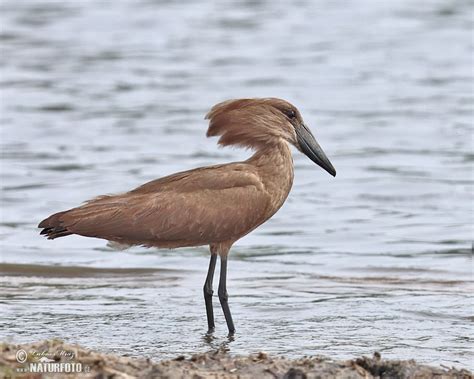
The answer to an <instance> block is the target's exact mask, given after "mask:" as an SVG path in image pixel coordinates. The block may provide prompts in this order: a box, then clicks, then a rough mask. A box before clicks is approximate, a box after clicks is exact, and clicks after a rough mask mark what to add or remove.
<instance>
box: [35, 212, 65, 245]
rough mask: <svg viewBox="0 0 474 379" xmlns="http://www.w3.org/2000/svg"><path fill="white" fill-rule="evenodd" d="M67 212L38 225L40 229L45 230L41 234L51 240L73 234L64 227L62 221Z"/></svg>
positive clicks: (53, 216) (57, 214) (56, 214)
mask: <svg viewBox="0 0 474 379" xmlns="http://www.w3.org/2000/svg"><path fill="white" fill-rule="evenodd" d="M66 212H68V211H64V212H58V213H55V214H53V215H51V216H49V217H48V218H46V219H44V220H43V221H41V222H40V223H39V225H38V228H43V230H42V231H41V232H40V234H42V235H44V236H45V237H47V238H48V239H49V240H53V239H55V238H59V237H64V236H68V235H70V234H73V233H72V232H70V231H69V230H67V229H66V228H65V227H64V225H63V222H62V220H61V218H62V216H63V215H64V214H65V213H66Z"/></svg>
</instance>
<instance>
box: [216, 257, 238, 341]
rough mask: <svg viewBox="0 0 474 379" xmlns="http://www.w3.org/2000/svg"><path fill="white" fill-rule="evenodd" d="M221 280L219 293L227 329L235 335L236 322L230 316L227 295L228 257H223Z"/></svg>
mask: <svg viewBox="0 0 474 379" xmlns="http://www.w3.org/2000/svg"><path fill="white" fill-rule="evenodd" d="M220 275H221V277H220V279H219V289H218V291H217V293H218V294H219V301H220V302H221V307H222V311H223V312H224V316H225V321H226V322H227V327H228V328H229V334H230V335H233V334H234V333H235V327H234V322H233V321H232V315H231V314H230V309H229V303H228V301H227V300H228V299H229V296H228V295H227V285H226V281H227V257H222V256H221V272H220Z"/></svg>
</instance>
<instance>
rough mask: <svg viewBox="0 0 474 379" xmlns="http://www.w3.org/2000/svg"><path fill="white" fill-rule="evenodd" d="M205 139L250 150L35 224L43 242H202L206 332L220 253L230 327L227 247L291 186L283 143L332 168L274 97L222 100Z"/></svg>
mask: <svg viewBox="0 0 474 379" xmlns="http://www.w3.org/2000/svg"><path fill="white" fill-rule="evenodd" d="M206 119H209V128H208V130H207V136H220V138H219V142H218V143H219V144H220V145H223V146H227V145H238V146H243V147H246V148H250V149H252V150H254V151H255V153H254V155H253V156H252V157H251V158H249V159H248V160H246V161H243V162H236V163H229V164H223V165H216V166H209V167H202V168H197V169H194V170H189V171H184V172H180V173H177V174H174V175H170V176H167V177H164V178H160V179H157V180H153V181H151V182H149V183H146V184H144V185H142V186H140V187H138V188H136V189H134V190H132V191H130V192H126V193H124V194H119V195H112V196H100V197H98V198H95V199H92V200H90V201H88V202H86V203H85V204H84V205H82V206H79V207H77V208H73V209H70V210H68V211H64V212H59V213H56V214H53V215H52V216H50V217H48V218H47V219H45V220H43V221H42V222H41V223H40V224H39V227H40V228H43V230H42V231H41V234H44V235H46V236H47V237H48V239H54V238H58V237H63V236H67V235H70V234H79V235H81V236H86V237H97V238H103V239H106V240H109V241H112V242H115V243H119V244H126V245H144V246H155V247H164V248H177V247H184V246H200V245H209V246H210V248H211V263H210V266H209V272H208V277H207V280H206V284H205V287H204V296H205V299H206V310H207V316H208V326H209V329H213V328H214V319H213V313H212V300H211V299H212V298H211V296H212V276H213V273H214V267H215V259H216V255H217V254H219V255H220V256H221V265H222V266H221V282H220V284H219V299H220V300H221V304H222V307H223V310H224V314H225V316H226V320H227V324H228V327H229V331H230V332H231V333H233V331H234V326H233V323H232V318H231V315H230V310H229V309H228V304H227V292H226V290H225V271H226V268H227V266H226V265H227V254H228V252H229V250H230V248H231V246H232V244H233V243H234V242H235V241H237V240H238V239H239V238H241V237H243V236H244V235H246V234H248V233H249V232H251V231H252V230H253V229H255V228H256V227H258V226H259V225H261V224H262V223H263V222H265V221H266V220H268V219H269V218H270V217H272V216H273V215H274V214H275V212H276V211H277V210H278V209H279V208H280V207H281V206H282V205H283V203H284V202H285V200H286V198H287V196H288V193H289V191H290V189H291V186H292V183H293V160H292V156H291V152H290V149H289V146H288V144H292V145H294V146H296V147H297V148H298V149H299V150H300V151H302V152H303V153H304V154H306V155H307V156H308V157H309V158H310V159H311V160H313V161H314V162H316V163H317V164H318V165H320V166H321V167H323V168H324V169H325V170H327V171H328V172H329V173H331V174H332V175H335V174H336V172H335V170H334V168H333V167H332V165H331V163H330V162H329V160H328V159H327V157H326V156H325V155H324V153H323V151H322V150H321V148H320V147H319V145H318V144H317V142H316V140H315V139H314V136H313V135H312V134H311V132H310V131H309V129H308V128H307V127H306V126H305V125H304V123H303V120H302V118H301V115H300V113H299V112H298V110H297V109H296V108H295V107H294V106H293V105H291V104H290V103H288V102H286V101H284V100H280V99H275V98H264V99H239V100H229V101H225V102H223V103H220V104H217V105H215V106H214V107H213V108H212V109H211V110H210V112H209V113H208V114H207V115H206Z"/></svg>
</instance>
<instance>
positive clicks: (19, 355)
mask: <svg viewBox="0 0 474 379" xmlns="http://www.w3.org/2000/svg"><path fill="white" fill-rule="evenodd" d="M27 359H28V353H27V352H26V351H25V350H23V349H20V350H18V351H17V352H16V361H17V362H18V363H25V362H26V360H27Z"/></svg>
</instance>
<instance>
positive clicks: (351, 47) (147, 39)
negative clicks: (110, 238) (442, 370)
mask: <svg viewBox="0 0 474 379" xmlns="http://www.w3.org/2000/svg"><path fill="white" fill-rule="evenodd" d="M0 11H1V18H2V20H1V21H2V22H1V24H2V26H1V30H0V42H1V46H2V51H1V56H2V59H1V61H0V64H1V72H0V74H1V75H0V85H1V102H0V106H1V108H0V111H1V112H0V116H1V120H0V122H1V125H2V131H1V151H2V153H1V154H2V156H1V158H2V159H1V167H0V169H1V187H2V191H1V195H2V203H1V220H0V243H1V262H2V263H3V264H2V266H1V277H0V286H1V297H0V301H1V308H2V311H1V313H0V322H1V324H2V326H3V327H2V328H1V329H0V337H1V339H12V340H14V341H18V342H23V341H33V340H38V339H43V338H50V337H60V338H63V339H66V340H68V341H70V342H75V343H81V344H83V345H85V346H88V347H91V348H97V349H100V350H104V351H115V352H119V353H122V354H127V355H133V356H140V355H145V356H149V357H152V358H155V359H160V358H169V357H173V356H175V355H178V354H183V353H184V354H190V353H193V352H196V351H206V350H209V349H211V348H216V347H219V346H224V347H227V348H228V349H229V350H230V351H231V352H232V353H236V354H240V353H242V354H243V353H249V352H255V351H259V350H264V351H267V352H270V353H276V354H282V355H286V356H292V357H296V356H302V355H307V354H323V355H332V356H334V357H336V358H349V357H353V356H354V355H358V354H368V355H370V354H372V352H373V351H375V350H378V351H380V352H381V353H382V354H383V355H384V356H386V357H390V358H416V359H417V360H419V361H421V362H428V363H435V364H438V363H442V364H446V365H456V366H463V367H471V368H473V364H472V362H473V357H474V353H473V350H472V346H473V344H472V343H473V342H472V335H473V333H472V330H473V329H472V327H473V321H474V312H473V300H472V289H473V277H472V267H473V266H472V221H473V220H472V215H473V213H472V211H473V209H472V195H473V171H472V162H473V156H474V155H473V149H472V147H473V146H472V120H473V109H472V104H473V87H472V63H473V62H472V47H473V46H472V45H473V41H472V34H471V28H472V17H470V16H472V8H471V5H470V3H469V1H438V0H436V1H417V2H413V1H409V0H404V1H397V2H376V1H369V0H366V1H357V2H355V1H354V2H347V1H304V0H301V1H298V2H296V3H295V2H267V1H229V2H216V3H213V2H205V1H196V2H187V3H186V4H185V5H184V4H182V3H181V2H161V1H135V2H126V1H114V2H112V1H93V0H83V1H80V2H66V3H65V2H59V1H21V2H18V1H13V0H4V1H3V2H2V3H1V10H0ZM254 96H256V97H261V96H275V97H282V98H285V99H288V100H290V101H291V102H293V103H294V104H296V105H297V106H298V107H299V108H300V110H301V112H302V114H303V116H304V118H305V121H306V123H307V124H308V125H309V126H310V127H311V128H312V130H313V131H314V132H315V134H316V136H317V138H318V139H319V141H320V143H321V145H322V146H323V148H324V149H325V151H326V152H327V154H328V156H329V157H330V158H331V160H332V162H333V163H334V166H335V167H336V169H337V172H338V176H337V177H336V178H335V179H334V178H332V177H330V176H329V175H328V174H327V173H325V172H324V171H322V170H321V169H319V168H318V167H317V166H315V165H314V164H313V163H312V162H311V161H309V160H308V159H307V158H306V157H304V156H302V155H300V154H299V153H295V158H294V159H295V166H296V170H295V173H296V177H295V184H294V188H293V191H292V193H291V194H290V197H289V199H288V201H287V203H286V204H285V205H284V207H283V208H282V209H281V210H280V211H279V213H278V214H277V215H275V216H274V217H273V218H272V220H271V221H269V222H268V223H266V224H265V225H264V226H262V227H260V228H259V229H258V230H256V231H255V232H253V233H252V234H251V235H249V236H247V237H245V238H243V239H242V240H241V241H239V242H238V243H237V244H236V245H235V246H234V248H233V251H232V253H231V257H230V263H229V274H228V275H229V284H228V287H229V288H228V289H229V293H230V296H231V300H230V302H231V308H232V311H233V315H234V319H235V322H236V327H237V330H238V332H237V335H236V336H235V338H234V340H228V339H227V337H226V327H225V323H224V318H223V316H222V314H221V312H220V309H219V308H218V307H219V306H218V301H217V299H216V301H215V308H216V318H217V320H216V321H217V330H216V333H215V334H214V336H213V337H210V338H209V337H206V336H205V334H204V332H205V328H206V320H205V312H204V303H203V299H202V285H203V281H204V278H205V272H206V270H207V264H208V263H207V260H208V253H207V250H206V249H205V248H197V249H183V250H178V251H169V250H157V249H149V250H147V249H143V248H133V249H131V250H129V251H125V252H114V251H110V250H108V249H106V248H105V244H104V243H103V242H102V241H100V240H93V239H85V238H80V237H68V238H64V239H59V240H56V241H54V242H52V241H47V240H45V239H43V238H40V237H39V236H38V230H37V229H36V225H37V223H38V222H39V221H40V220H41V219H43V218H44V217H45V216H48V215H49V214H51V213H52V212H56V211H59V210H63V209H67V208H69V207H73V206H76V205H78V204H80V203H81V202H82V201H83V200H85V199H88V198H90V197H93V196H96V195H99V194H103V193H114V192H121V191H126V190H129V189H131V188H133V187H134V186H137V185H139V184H141V183H143V182H145V181H147V180H151V179H154V178H156V177H159V176H163V175H166V174H169V173H172V172H175V171H179V170H185V169H189V168H193V167H197V166H201V165H209V164H216V163H222V162H227V161H232V160H239V159H244V158H246V157H248V155H249V152H245V151H239V150H233V149H218V148H217V147H216V144H215V142H216V141H215V140H208V139H206V138H205V130H206V123H205V121H204V120H203V116H204V114H205V113H206V111H207V110H208V109H209V107H210V106H211V105H212V104H214V103H216V102H218V101H222V100H224V99H228V98H235V97H254ZM216 285H217V283H216Z"/></svg>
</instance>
